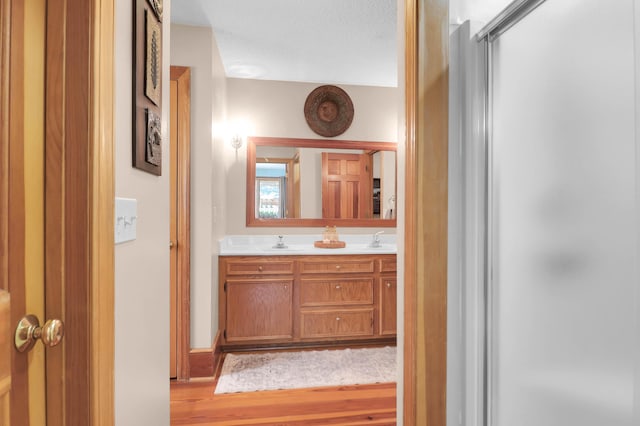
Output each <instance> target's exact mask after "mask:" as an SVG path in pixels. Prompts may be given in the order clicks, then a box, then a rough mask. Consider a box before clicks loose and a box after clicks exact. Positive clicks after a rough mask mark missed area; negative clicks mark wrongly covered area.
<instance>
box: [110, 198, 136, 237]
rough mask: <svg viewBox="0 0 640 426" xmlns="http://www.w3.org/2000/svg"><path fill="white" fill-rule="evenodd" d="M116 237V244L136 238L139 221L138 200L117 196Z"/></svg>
mask: <svg viewBox="0 0 640 426" xmlns="http://www.w3.org/2000/svg"><path fill="white" fill-rule="evenodd" d="M115 204H116V217H115V238H116V244H119V243H124V242H125V241H132V240H135V239H136V225H137V222H138V200H135V199H132V198H116V203H115Z"/></svg>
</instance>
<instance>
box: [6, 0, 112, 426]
mask: <svg viewBox="0 0 640 426" xmlns="http://www.w3.org/2000/svg"><path fill="white" fill-rule="evenodd" d="M112 40H113V4H112V3H109V2H100V1H98V0H89V1H87V0H66V1H58V0H29V1H26V0H2V1H1V2H0V293H1V294H0V300H1V301H0V306H1V307H0V317H1V318H0V319H1V321H0V351H2V352H3V354H2V357H1V360H0V395H1V396H0V422H2V423H1V424H2V425H9V424H10V425H12V426H23V425H25V426H26V425H30V426H31V425H33V426H37V425H44V424H47V425H49V426H58V425H67V424H68V425H72V424H83V425H85V424H86V425H102V424H113V353H114V352H113V147H112V143H113V142H112V141H113V138H112V123H113V116H112V114H113V62H112V61H113V50H112ZM45 70H46V71H45ZM45 194H46V197H45ZM9 297H10V300H11V303H10V309H9V308H8V307H7V303H6V302H7V299H8V298H9ZM7 312H8V314H7ZM26 314H35V315H37V316H38V318H39V321H40V323H43V322H44V320H45V319H48V318H59V319H61V320H62V321H64V323H65V340H63V342H62V344H61V345H59V346H56V347H51V348H47V349H45V348H44V347H43V344H42V343H41V342H36V345H35V347H34V349H33V350H32V351H30V352H23V353H21V352H19V351H17V350H16V348H15V347H14V345H13V335H14V333H15V328H16V325H17V323H18V321H19V319H20V318H22V317H23V316H24V315H26ZM7 316H8V319H7ZM7 336H8V341H7ZM7 343H8V344H7ZM7 353H9V354H10V355H9V356H8V357H7V356H5V354H7ZM7 360H9V361H10V363H9V365H10V375H8V374H7V365H6V361H7ZM7 391H9V392H8V393H7ZM7 395H9V396H8V400H9V403H8V404H7Z"/></svg>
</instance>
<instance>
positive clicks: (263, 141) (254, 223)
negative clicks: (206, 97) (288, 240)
mask: <svg viewBox="0 0 640 426" xmlns="http://www.w3.org/2000/svg"><path fill="white" fill-rule="evenodd" d="M397 145H398V144H397V143H395V142H365V141H346V140H335V139H292V138H273V137H249V138H247V184H246V187H247V189H246V193H247V208H246V215H247V226H248V227H249V226H251V227H323V226H328V225H332V226H338V227H361V228H365V227H372V228H392V227H395V226H396V219H395V218H393V219H324V218H317V219H316V218H313V219H312V218H290V219H260V218H256V217H255V207H256V205H255V199H256V193H255V184H254V182H255V180H256V147H258V146H278V147H299V148H328V149H362V150H378V151H393V152H396V151H397ZM397 175H398V173H397V170H396V187H397V182H398V177H397Z"/></svg>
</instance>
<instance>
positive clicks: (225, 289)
mask: <svg viewBox="0 0 640 426" xmlns="http://www.w3.org/2000/svg"><path fill="white" fill-rule="evenodd" d="M223 287H224V292H225V293H226V292H227V282H226V281H225V282H224V286H223Z"/></svg>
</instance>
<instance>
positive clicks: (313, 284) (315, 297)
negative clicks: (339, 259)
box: [300, 278, 373, 307]
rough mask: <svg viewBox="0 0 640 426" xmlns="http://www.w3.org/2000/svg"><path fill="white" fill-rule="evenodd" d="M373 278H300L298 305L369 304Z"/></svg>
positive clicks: (370, 302)
mask: <svg viewBox="0 0 640 426" xmlns="http://www.w3.org/2000/svg"><path fill="white" fill-rule="evenodd" d="M371 304H373V279H371V278H351V279H344V278H343V279H340V278H336V279H320V278H318V279H309V278H307V279H302V280H301V286H300V306H303V307H304V306H331V305H371Z"/></svg>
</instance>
